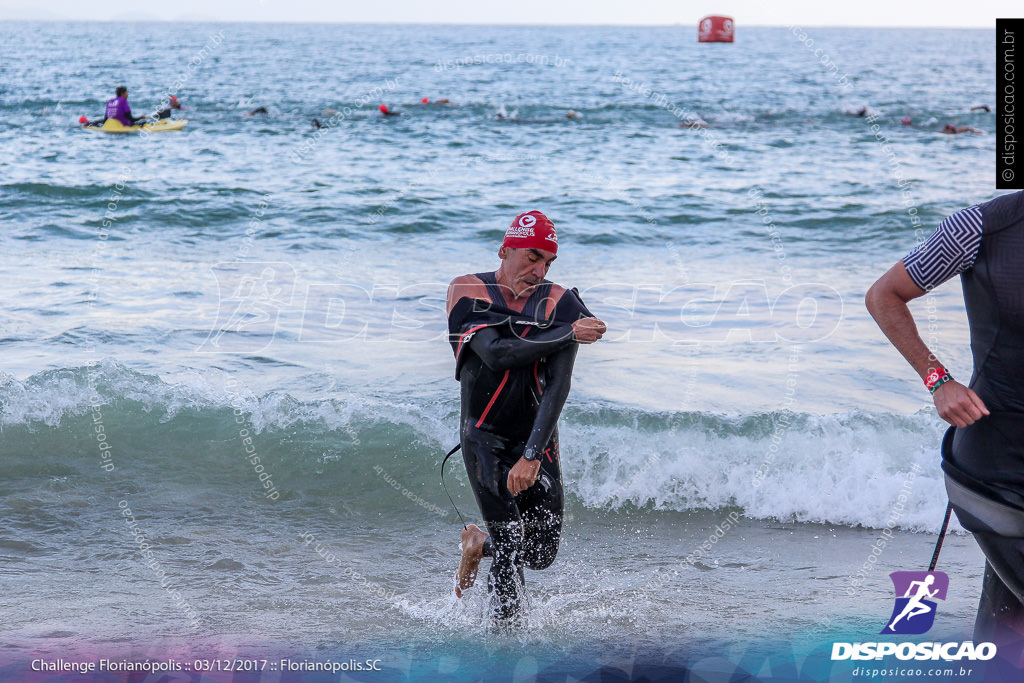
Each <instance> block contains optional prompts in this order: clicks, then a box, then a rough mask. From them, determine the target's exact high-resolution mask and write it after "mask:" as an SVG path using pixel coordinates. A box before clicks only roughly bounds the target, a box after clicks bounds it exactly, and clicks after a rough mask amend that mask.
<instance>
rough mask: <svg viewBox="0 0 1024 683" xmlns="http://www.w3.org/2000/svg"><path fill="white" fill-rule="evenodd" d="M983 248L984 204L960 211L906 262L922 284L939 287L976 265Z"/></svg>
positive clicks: (913, 275)
mask: <svg viewBox="0 0 1024 683" xmlns="http://www.w3.org/2000/svg"><path fill="white" fill-rule="evenodd" d="M980 249H981V208H979V207H978V206H977V205H975V206H971V207H968V208H966V209H963V210H962V211H957V212H956V213H954V214H953V215H951V216H949V217H948V218H946V219H945V220H943V221H942V222H941V223H939V227H937V228H936V229H935V232H933V233H932V234H931V236H930V237H929V238H928V239H927V240H925V241H924V242H923V243H922V244H919V245H918V246H917V248H915V249H914V250H913V251H911V252H910V253H909V254H907V255H906V256H905V257H904V259H903V265H904V267H906V269H907V273H908V274H909V275H910V279H912V280H913V281H914V284H916V285H917V286H918V287H920V288H921V289H924V290H926V291H927V290H929V289H932V288H933V287H938V286H939V285H941V284H942V283H943V282H945V281H946V280H949V279H950V278H952V277H954V276H956V275H959V274H961V273H963V272H964V271H965V270H967V269H969V268H970V267H971V266H973V265H974V260H975V259H976V258H978V251H979V250H980Z"/></svg>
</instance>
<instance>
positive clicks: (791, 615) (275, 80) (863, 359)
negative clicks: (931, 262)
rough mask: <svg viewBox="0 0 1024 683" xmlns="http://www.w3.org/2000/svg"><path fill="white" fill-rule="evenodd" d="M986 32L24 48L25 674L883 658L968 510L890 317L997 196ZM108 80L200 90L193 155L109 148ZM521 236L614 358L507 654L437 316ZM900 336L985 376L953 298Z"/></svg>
mask: <svg viewBox="0 0 1024 683" xmlns="http://www.w3.org/2000/svg"><path fill="white" fill-rule="evenodd" d="M114 36H116V39H117V45H118V46H119V50H120V54H121V55H123V57H119V56H118V55H113V54H110V50H109V49H107V48H106V46H107V45H108V44H109V41H110V40H111V39H112V37H114ZM992 40H993V34H992V32H991V31H969V30H921V31H914V32H912V33H908V32H906V31H903V30H895V29H893V30H867V29H810V30H808V31H806V32H801V31H792V30H789V29H785V28H749V29H746V28H745V29H744V30H743V31H742V32H741V35H740V36H739V38H738V39H737V42H736V43H735V44H733V45H698V44H697V43H696V42H695V39H694V35H693V31H692V30H691V29H690V28H689V27H683V28H616V27H606V28H571V27H563V28H524V27H521V28H516V27H472V28H470V27H438V26H432V27H425V26H345V25H336V26H316V25H288V26H281V25H242V24H232V25H198V24H181V25H174V26H166V25H157V24H137V25H134V24H131V25H124V24H102V23H92V24H85V23H81V24H60V23H45V24H44V23H19V22H8V23H0V43H2V44H3V45H4V46H5V47H4V67H3V71H2V78H0V116H2V117H3V120H4V122H5V125H4V126H3V128H2V129H0V278H2V281H3V282H4V284H5V296H4V297H3V299H2V302H0V353H2V355H0V358H2V365H0V463H2V465H0V467H2V470H0V519H3V520H4V521H3V523H2V525H0V558H2V560H0V574H2V575H3V576H4V583H5V584H6V585H8V586H11V587H13V588H15V589H14V590H8V591H4V592H3V594H2V595H0V605H2V609H0V612H2V613H3V614H4V618H3V619H2V620H0V621H2V623H0V636H2V639H3V641H4V642H5V643H6V645H7V648H8V654H12V653H13V656H27V655H28V653H32V652H40V651H48V652H61V651H68V652H70V651H78V652H81V653H86V654H88V653H93V654H95V653H102V652H108V651H111V649H112V648H113V649H119V650H122V651H124V652H130V653H134V654H135V655H139V653H142V652H148V651H149V650H146V648H154V649H153V650H152V651H153V652H162V653H165V654H166V653H174V652H186V651H191V652H192V653H193V654H194V652H195V650H194V647H195V643H197V642H198V643H204V644H205V645H204V647H206V648H207V649H208V650H209V651H211V652H213V651H216V652H221V653H224V652H267V651H271V650H274V651H276V650H281V651H285V650H289V649H291V650H293V651H294V650H296V649H298V650H302V651H305V652H310V653H320V654H323V653H325V652H330V653H340V652H356V651H359V652H361V653H363V654H366V655H371V654H374V653H377V654H378V655H379V656H380V657H381V658H382V659H383V660H384V661H385V664H386V666H387V667H388V669H389V671H392V672H393V673H394V672H404V675H405V676H412V673H414V672H415V671H417V670H419V669H418V668H417V667H420V668H423V667H425V669H424V670H427V671H432V672H434V673H435V674H444V675H450V676H451V677H454V678H463V679H466V680H469V679H472V678H473V677H474V676H478V675H480V674H479V672H480V671H482V670H484V669H485V668H486V666H487V665H488V664H487V662H488V661H492V660H500V661H502V662H504V663H505V664H507V665H508V667H509V672H514V671H518V672H519V673H520V674H523V675H526V674H528V673H529V672H530V671H532V670H536V669H538V668H539V669H543V668H544V667H545V666H555V664H556V663H560V664H559V665H560V666H562V665H564V666H565V667H567V668H566V670H567V671H568V670H573V671H575V670H576V669H573V667H574V666H577V665H579V666H583V664H580V661H584V660H585V661H586V662H590V663H592V662H593V661H595V660H593V658H592V654H587V655H581V654H580V653H581V652H587V653H592V652H600V653H603V654H604V655H606V656H608V657H620V658H623V657H627V658H628V657H630V656H632V657H638V656H639V655H638V654H637V653H652V652H656V653H661V655H662V656H667V655H666V653H675V654H679V653H685V654H686V656H690V654H689V653H695V654H694V655H693V656H698V655H701V653H704V652H707V653H709V654H708V656H709V657H710V656H712V655H715V654H716V653H717V655H721V656H726V655H722V653H723V652H728V653H729V654H728V657H729V658H731V660H730V661H734V662H735V661H738V659H737V658H741V657H742V656H744V655H742V652H738V651H737V650H736V648H738V647H740V646H739V645H738V643H747V644H749V643H751V642H758V641H759V639H761V640H767V639H768V637H769V636H772V637H781V638H783V639H785V640H787V642H791V643H796V644H799V643H809V644H807V645H806V648H807V651H808V652H810V651H811V650H813V647H814V645H813V643H815V642H817V641H815V640H814V639H815V638H824V637H828V636H829V634H842V633H847V632H858V633H859V632H863V633H866V634H871V633H877V631H872V630H871V629H872V628H880V627H881V625H882V624H881V621H882V620H884V619H885V617H886V616H887V615H888V612H889V609H890V604H891V603H890V601H891V590H892V588H891V585H890V584H889V579H888V577H887V576H886V574H887V573H888V572H889V571H896V570H905V569H918V568H923V567H924V566H925V565H926V564H927V560H928V558H929V557H930V552H931V544H932V543H933V541H934V532H936V531H937V529H938V527H939V525H940V523H941V521H942V513H943V510H944V508H945V496H944V491H943V487H942V482H941V476H940V471H939V468H938V456H937V446H938V443H939V439H940V437H941V434H942V429H943V424H942V422H941V421H940V420H939V419H938V418H937V417H936V416H935V414H934V410H933V409H931V407H930V402H928V401H927V394H926V393H925V392H924V390H923V388H922V387H920V386H919V383H918V381H917V379H916V377H915V376H914V374H913V373H912V372H911V371H910V369H909V367H907V366H906V365H905V363H904V362H903V361H902V359H901V358H900V357H899V355H898V354H897V353H896V352H895V351H894V350H893V349H892V348H891V347H889V345H888V343H887V342H886V341H885V339H884V338H883V337H882V335H881V333H880V332H879V331H878V330H877V328H876V327H875V326H874V323H873V322H872V321H871V320H870V318H869V316H868V315H867V313H866V312H865V311H864V308H863V304H862V300H863V295H864V292H865V291H866V289H867V287H868V286H870V284H871V283H872V282H873V281H874V279H875V278H877V277H878V276H879V275H880V274H881V273H882V272H884V271H885V270H886V269H887V268H888V267H889V266H891V265H892V264H893V263H895V262H896V261H897V260H899V259H900V258H901V257H902V256H903V255H904V254H905V253H906V252H907V251H909V250H910V249H911V248H912V247H913V246H914V245H915V244H916V243H917V242H918V241H919V240H920V239H923V237H924V236H926V235H927V234H928V233H929V232H930V230H931V229H932V228H933V227H934V226H935V225H936V224H937V223H938V221H939V220H941V219H942V218H943V217H944V216H945V215H947V214H948V213H950V212H952V211H954V210H957V209H959V208H962V207H964V206H967V205H970V204H973V203H977V202H980V201H984V200H987V199H989V198H991V197H993V196H995V192H994V190H993V189H992V188H993V186H994V181H993V178H994V155H993V153H992V149H993V145H994V135H993V129H994V116H993V115H992V114H988V113H984V112H971V111H970V108H971V107H972V106H973V105H976V104H989V105H991V104H993V103H992V92H993V83H994V71H993V62H992V59H991V45H992ZM815 50H818V51H819V52H818V53H816V52H815ZM823 56H824V57H825V58H826V59H825V60H824V61H823ZM939 64H941V65H942V68H938V66H937V65H939ZM833 65H834V68H832V67H833ZM121 84H125V85H127V86H128V87H129V91H130V95H129V97H130V102H131V103H132V105H133V110H134V111H135V112H136V113H141V112H146V111H151V110H153V109H155V108H156V107H157V106H158V104H159V103H160V102H161V101H162V100H164V99H165V98H166V96H167V94H168V92H169V91H170V90H174V91H175V92H176V93H177V95H178V97H179V98H180V99H181V101H182V103H183V104H184V107H185V108H184V110H182V111H180V112H176V113H175V116H176V117H179V118H187V119H188V121H189V123H188V125H187V126H186V127H185V129H184V130H183V131H181V132H177V133H162V134H153V135H149V136H138V135H135V136H109V135H106V134H99V133H92V132H86V131H83V130H81V129H79V127H78V126H77V124H76V121H77V119H78V117H79V116H82V115H85V116H87V117H89V118H97V117H99V116H101V115H102V111H103V107H104V103H105V101H106V100H107V99H108V98H109V97H111V96H112V94H113V89H114V88H115V87H116V86H117V85H121ZM423 97H428V98H430V99H432V100H433V99H438V98H450V100H451V104H447V105H441V104H431V105H422V104H420V100H421V98H423ZM382 103H383V104H388V105H389V106H390V107H391V108H392V109H396V110H399V111H401V112H402V115H401V116H399V117H387V118H385V117H382V116H381V115H380V114H379V112H378V111H377V106H378V105H379V104H382ZM260 106H263V107H266V109H267V111H268V114H267V115H265V116H264V115H255V116H250V115H248V114H247V112H249V111H251V110H253V109H255V108H257V107H260ZM861 107H868V114H869V116H866V117H859V116H856V115H851V112H855V111H857V110H858V109H860V108H861ZM328 109H329V110H332V111H334V112H336V113H330V112H329V111H328V112H326V113H325V110H328ZM570 109H571V110H573V111H575V112H577V113H578V114H579V116H578V117H577V118H574V119H569V118H567V117H566V113H567V112H568V111H569V110H570ZM499 113H500V114H502V115H503V116H504V118H498V114H499ZM904 116H910V117H912V119H913V120H914V124H915V125H913V126H903V125H900V119H901V118H903V117H904ZM314 118H315V119H317V120H318V121H319V122H320V123H321V124H322V125H323V126H325V127H322V128H320V129H316V128H315V127H314V126H313V123H312V121H313V119H314ZM695 120H698V121H702V122H705V123H706V124H708V127H706V128H694V127H689V126H682V127H681V126H680V124H681V123H683V124H686V123H692V122H693V121H695ZM946 122H955V123H959V124H961V125H971V126H974V127H975V128H978V129H980V130H981V131H982V134H980V135H959V136H948V135H942V134H940V133H939V132H938V130H939V129H940V128H941V126H942V125H943V124H944V123H946ZM529 209H540V210H542V211H544V212H545V213H547V215H548V216H550V217H551V218H552V219H553V220H554V221H555V223H556V225H557V226H558V230H559V236H560V243H561V249H560V253H559V258H558V261H557V263H556V264H555V266H554V267H553V268H552V270H551V273H550V277H551V279H553V280H555V281H556V282H560V283H563V284H566V285H569V286H575V287H578V288H579V289H580V291H581V295H582V297H583V299H584V300H585V301H586V302H587V304H588V306H589V307H590V308H591V310H593V311H594V313H595V314H596V315H598V316H599V317H601V318H602V319H604V320H605V321H606V322H607V323H608V327H609V333H608V335H607V337H606V339H605V340H602V341H601V342H600V343H599V344H595V345H593V346H590V347H585V348H583V349H581V352H580V355H579V360H578V362H577V366H576V372H575V375H574V382H573V390H572V394H571V395H570V398H569V402H568V404H567V407H566V409H565V411H564V413H563V417H562V420H561V423H560V425H561V427H560V428H561V430H562V434H563V436H562V449H563V471H564V475H565V480H566V483H567V490H568V500H567V512H568V518H567V521H566V532H565V535H564V538H563V545H562V550H561V552H560V555H559V559H558V560H557V561H556V563H555V564H554V565H553V567H552V568H551V569H549V570H547V571H545V572H542V573H531V574H530V575H529V576H528V579H527V581H528V585H529V586H530V590H531V595H532V596H533V597H532V600H533V605H532V608H531V611H530V615H529V617H528V620H529V622H528V623H529V628H528V629H526V630H525V631H524V632H522V633H517V634H511V635H508V634H504V635H502V634H491V633H489V631H488V624H487V619H486V616H485V614H486V609H485V601H484V598H483V596H482V595H480V592H481V591H479V590H475V591H473V592H471V594H470V597H469V598H468V599H467V600H465V601H461V602H460V601H457V600H456V599H455V598H454V597H453V596H452V595H451V590H450V588H451V575H452V573H453V572H454V569H455V566H456V564H457V558H458V535H459V530H460V524H459V521H458V517H457V516H456V515H455V513H454V512H453V511H452V510H451V506H450V504H449V503H448V500H447V498H446V497H445V494H444V491H443V489H442V488H441V486H440V479H439V468H440V464H441V458H442V456H443V454H444V452H445V451H446V450H447V449H448V448H450V447H451V446H452V445H454V443H455V442H456V440H457V433H456V430H457V422H458V417H457V416H458V397H457V384H456V383H455V382H454V381H453V370H454V363H453V361H452V358H451V353H450V347H449V346H448V345H447V343H446V341H445V329H446V328H445V320H444V294H445V288H446V286H447V283H448V281H449V280H450V279H451V278H452V277H454V276H456V275H459V274H462V273H466V272H477V271H481V270H487V269H493V268H496V267H497V263H498V260H497V256H496V251H497V247H498V245H499V243H500V239H501V235H502V232H503V229H504V227H505V226H506V225H507V223H508V221H509V220H510V219H511V218H512V217H513V216H514V215H516V214H517V213H519V212H520V211H524V210H529ZM914 310H915V312H916V313H917V314H918V315H920V316H923V317H924V318H925V319H926V320H931V321H932V322H933V323H934V325H933V326H929V327H928V328H927V329H924V330H923V331H924V332H925V338H926V341H927V342H928V343H929V344H930V345H931V346H932V347H933V348H934V349H935V350H936V351H937V352H938V353H939V355H940V357H941V358H943V359H944V361H945V362H946V364H947V366H949V367H951V369H952V370H953V374H954V375H956V376H958V377H966V376H968V374H969V372H970V356H969V353H968V349H967V329H966V320H965V317H964V315H963V311H962V299H961V297H960V293H959V288H958V287H957V286H956V284H955V283H951V284H949V285H947V286H946V287H944V288H942V289H940V290H939V291H937V292H936V293H935V294H933V295H930V296H928V297H926V298H925V299H923V300H921V301H919V302H916V303H915V307H914ZM253 454H256V455H258V457H259V458H260V462H259V463H258V465H259V468H257V465H255V464H254V463H253V460H252V459H251V456H252V455H253ZM460 467H461V466H460V465H459V464H458V463H457V462H456V463H454V464H452V463H450V464H449V469H448V471H447V474H446V478H447V481H448V482H449V486H450V488H452V490H453V495H454V497H455V500H456V503H457V504H458V505H459V508H460V510H461V511H462V513H463V514H464V515H466V516H467V517H468V518H470V519H476V516H475V515H476V512H475V509H474V504H473V498H472V494H471V492H470V490H469V488H468V486H467V485H466V483H465V474H464V472H461V471H460ZM901 495H904V496H905V498H906V502H905V503H904V502H902V501H901V500H900V496H901ZM126 520H127V521H128V522H129V524H127V525H126ZM724 521H728V522H729V523H728V524H727V526H728V528H727V529H725V530H723V532H722V535H721V536H718V535H717V533H718V530H720V529H722V526H723V522H724ZM887 527H892V528H895V529H896V531H895V537H896V539H897V541H898V542H890V543H889V545H888V547H887V548H886V549H885V551H884V553H883V554H882V555H881V557H880V559H879V560H878V561H877V566H876V565H875V563H874V562H873V563H872V567H871V570H870V571H869V572H868V573H867V574H866V575H863V574H862V575H861V580H860V582H859V583H855V582H854V581H855V578H856V577H857V572H858V571H859V570H861V569H862V567H864V566H865V563H866V562H867V558H868V557H869V556H871V553H872V547H873V544H875V543H876V541H877V539H878V538H879V534H880V533H881V531H882V530H885V529H886V528H887ZM957 529H958V527H956V525H955V524H954V531H956V530H957ZM711 538H714V539H715V540H714V541H713V542H709V539H711ZM702 544H706V545H707V546H708V549H705V550H703V551H700V550H699V549H700V548H701V547H702ZM143 546H145V547H143ZM143 550H145V551H146V554H145V555H144V554H143V553H142V551H143ZM695 553H696V555H695ZM946 563H948V565H947V564H946ZM981 563H982V560H981V555H980V553H979V552H978V551H977V550H976V549H975V548H974V546H973V541H972V540H971V539H970V538H969V537H966V536H964V535H962V534H959V535H953V536H952V537H951V538H949V539H948V540H947V545H946V550H944V555H943V564H942V565H940V568H942V567H943V566H946V567H947V568H946V570H947V571H948V572H949V573H950V575H951V577H952V585H953V586H954V587H955V588H956V592H955V595H953V594H952V593H953V591H951V596H950V599H949V600H948V601H947V604H946V605H944V607H945V611H944V612H943V619H944V621H943V622H942V625H941V628H942V629H943V632H944V633H949V634H961V635H962V634H963V633H966V632H969V630H970V627H971V621H972V618H973V611H974V603H975V601H976V600H977V595H978V587H979V586H980V574H981ZM162 584H163V585H162ZM172 591H177V595H174V594H172ZM538 646H540V649H541V650H543V651H544V652H545V655H544V656H539V655H535V654H530V655H527V654H524V653H527V652H534V651H535V650H536V649H537V647H538ZM794 647H795V648H796V650H795V651H800V650H799V648H800V647H804V645H794ZM189 648H193V649H192V650H189ZM346 648H347V649H346ZM740 649H742V648H740ZM469 652H472V653H475V654H467V653H469ZM83 656H84V655H83ZM701 656H702V655H701ZM360 657H362V654H361V655H360ZM529 657H533V659H529ZM545 657H546V658H545ZM574 657H583V660H580V661H576V660H574V659H573V658H574ZM588 657H590V659H587V658H588ZM567 662H568V663H567ZM403 667H404V668H403ZM481 667H483V668H481ZM531 667H533V668H532V669H531ZM755 670H756V667H755ZM524 672H525V673H524ZM510 675H511V674H510ZM517 675H518V674H517Z"/></svg>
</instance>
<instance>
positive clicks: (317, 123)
mask: <svg viewBox="0 0 1024 683" xmlns="http://www.w3.org/2000/svg"><path fill="white" fill-rule="evenodd" d="M313 127H314V128H316V129H317V130H320V129H321V128H326V127H327V126H325V125H324V124H322V123H320V122H319V121H317V120H316V119H313Z"/></svg>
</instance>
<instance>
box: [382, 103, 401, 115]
mask: <svg viewBox="0 0 1024 683" xmlns="http://www.w3.org/2000/svg"><path fill="white" fill-rule="evenodd" d="M377 109H380V113H381V114H382V115H383V116H401V115H402V112H400V111H391V110H390V109H388V105H386V104H382V105H380V106H379V107H377Z"/></svg>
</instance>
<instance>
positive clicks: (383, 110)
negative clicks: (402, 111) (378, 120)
mask: <svg viewBox="0 0 1024 683" xmlns="http://www.w3.org/2000/svg"><path fill="white" fill-rule="evenodd" d="M377 109H380V113H381V114H387V113H388V105H386V104H382V105H380V106H379V107H377Z"/></svg>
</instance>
